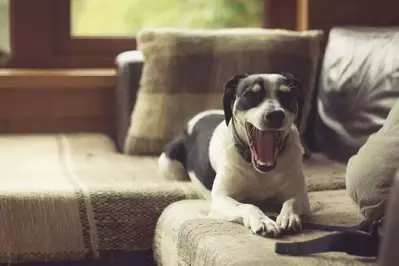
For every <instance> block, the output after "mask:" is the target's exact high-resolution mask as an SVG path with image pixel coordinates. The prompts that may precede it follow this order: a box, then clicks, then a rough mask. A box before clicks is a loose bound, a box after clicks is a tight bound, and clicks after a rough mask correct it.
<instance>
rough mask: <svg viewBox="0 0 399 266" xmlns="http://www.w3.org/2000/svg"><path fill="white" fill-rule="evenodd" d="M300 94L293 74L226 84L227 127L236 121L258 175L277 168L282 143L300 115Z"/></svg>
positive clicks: (238, 77) (253, 77)
mask: <svg viewBox="0 0 399 266" xmlns="http://www.w3.org/2000/svg"><path fill="white" fill-rule="evenodd" d="M300 90H301V85H300V82H299V81H298V80H297V79H295V78H294V77H293V76H292V75H290V74H255V75H247V74H242V75H236V76H234V77H233V78H231V79H230V80H229V81H228V82H227V83H226V84H225V87H224V96H223V106H224V114H225V120H226V123H227V124H229V122H230V120H231V119H234V124H235V127H236V131H237V133H238V134H239V136H240V137H241V139H242V140H243V141H245V142H246V143H247V145H248V146H249V147H250V150H251V154H252V164H253V166H254V168H255V169H256V170H258V171H259V172H267V171H271V170H273V169H274V167H275V166H276V161H277V156H278V153H279V148H280V146H281V143H282V141H283V140H284V138H285V137H286V135H287V134H288V132H289V131H290V129H291V126H292V125H293V123H294V122H295V118H296V117H297V115H298V110H299V108H298V106H299V105H300V102H301V97H300V95H301V93H300Z"/></svg>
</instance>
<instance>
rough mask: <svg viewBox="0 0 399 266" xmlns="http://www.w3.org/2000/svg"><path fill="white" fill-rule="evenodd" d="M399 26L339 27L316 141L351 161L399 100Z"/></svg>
mask: <svg viewBox="0 0 399 266" xmlns="http://www.w3.org/2000/svg"><path fill="white" fill-rule="evenodd" d="M398 47H399V27H398V28H370V27H347V28H334V29H332V30H331V32H330V35H329V41H328V44H327V48H326V52H325V57H324V60H323V64H322V69H321V73H320V79H319V94H318V98H317V108H318V119H317V121H316V125H315V136H316V141H317V143H318V145H319V148H320V149H321V151H323V152H325V153H327V154H328V155H329V156H331V157H332V158H334V159H337V160H340V161H344V162H346V161H347V160H348V159H349V157H350V156H352V155H354V154H355V153H356V152H357V151H358V150H359V148H360V147H361V146H362V145H363V144H364V143H365V142H366V140H367V138H368V137H369V136H370V135H371V134H372V133H375V132H376V131H378V130H379V129H380V128H381V126H382V124H383V122H384V121H385V119H386V117H387V115H388V112H389V110H390V109H391V108H392V106H393V105H394V103H395V102H396V100H397V99H398V97H399V53H398Z"/></svg>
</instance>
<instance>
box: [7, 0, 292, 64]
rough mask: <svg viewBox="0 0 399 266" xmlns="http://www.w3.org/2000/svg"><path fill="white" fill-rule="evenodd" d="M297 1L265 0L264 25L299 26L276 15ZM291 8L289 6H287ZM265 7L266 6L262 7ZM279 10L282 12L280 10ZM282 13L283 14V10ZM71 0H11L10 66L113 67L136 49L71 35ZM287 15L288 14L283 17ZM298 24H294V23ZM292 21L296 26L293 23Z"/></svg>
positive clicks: (126, 42)
mask: <svg viewBox="0 0 399 266" xmlns="http://www.w3.org/2000/svg"><path fill="white" fill-rule="evenodd" d="M296 1H297V0H264V6H263V10H264V14H265V15H264V16H263V17H264V19H263V25H262V26H263V27H277V26H283V27H284V28H293V27H295V25H294V24H295V18H291V20H292V21H288V22H284V23H285V24H287V23H288V24H287V25H284V23H283V24H282V22H281V21H280V20H281V19H280V20H279V19H278V18H277V19H276V16H277V15H274V14H275V13H276V12H275V11H276V10H280V9H281V6H282V4H280V2H281V3H282V2H285V3H284V13H285V14H286V12H287V10H291V11H294V12H295V8H296V7H295V5H291V3H295V2H296ZM288 5H289V6H290V7H291V8H287V6H288ZM261 8H262V7H261ZM277 13H279V12H277ZM280 14H281V13H280ZM70 17H71V5H70V0H34V1H33V0H10V29H11V30H10V31H11V38H10V39H11V51H12V55H11V59H10V61H9V63H8V65H7V67H10V68H110V67H114V61H115V57H116V56H117V55H118V54H119V53H121V52H124V51H127V50H134V49H136V41H135V38H134V37H133V36H132V37H131V38H128V37H126V38H115V37H94V38H92V37H76V36H71V33H70V32H71V23H70ZM283 17H287V16H283ZM293 23H294V24H293ZM291 24H292V25H291Z"/></svg>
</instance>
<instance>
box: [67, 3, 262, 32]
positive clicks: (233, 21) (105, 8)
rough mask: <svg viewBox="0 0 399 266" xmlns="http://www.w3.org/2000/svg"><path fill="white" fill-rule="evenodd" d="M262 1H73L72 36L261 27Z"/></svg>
mask: <svg viewBox="0 0 399 266" xmlns="http://www.w3.org/2000/svg"><path fill="white" fill-rule="evenodd" d="M262 1H263V0H118V2H117V3H118V4H117V5H115V4H111V5H110V2H109V0H71V10H72V12H71V23H72V27H71V28H72V35H73V36H134V35H135V34H136V33H137V31H139V30H140V29H141V28H143V27H179V28H224V27H227V28H231V27H261V26H262ZM114 3H115V2H114Z"/></svg>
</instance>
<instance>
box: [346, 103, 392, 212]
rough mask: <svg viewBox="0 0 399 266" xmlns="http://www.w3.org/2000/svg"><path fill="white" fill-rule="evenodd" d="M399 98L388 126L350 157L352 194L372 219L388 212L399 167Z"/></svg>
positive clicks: (348, 178) (348, 169)
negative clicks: (389, 198)
mask: <svg viewBox="0 0 399 266" xmlns="http://www.w3.org/2000/svg"><path fill="white" fill-rule="evenodd" d="M398 151H399V99H397V100H396V103H395V105H394V106H393V108H392V110H391V111H390V112H389V115H388V117H387V119H386V121H385V122H384V125H383V126H382V128H381V129H380V130H378V132H377V133H375V134H373V135H371V136H370V138H369V139H368V140H367V142H366V143H365V144H364V145H363V146H362V147H361V148H360V150H359V152H358V153H357V154H356V155H354V156H353V157H352V158H350V160H349V162H348V166H347V171H346V187H347V190H348V193H349V195H350V196H351V197H352V199H353V200H354V201H355V202H356V203H357V204H358V205H359V208H360V210H361V212H362V213H363V214H364V216H366V217H367V218H369V219H378V218H379V217H380V216H382V215H383V214H384V212H385V208H386V205H387V201H388V195H389V192H390V189H391V186H392V182H393V178H394V175H395V173H396V171H397V169H398V168H399V152H398Z"/></svg>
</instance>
